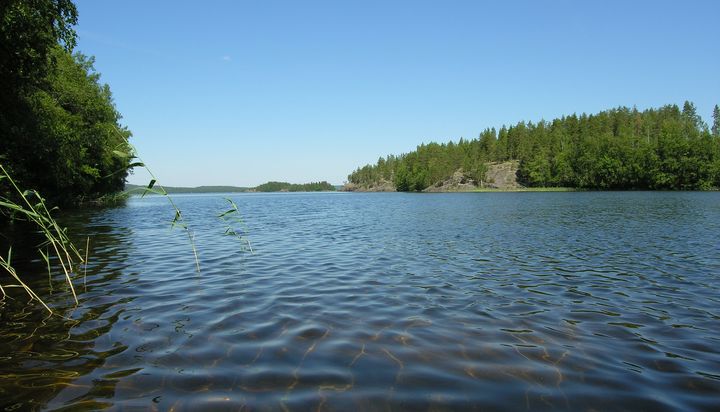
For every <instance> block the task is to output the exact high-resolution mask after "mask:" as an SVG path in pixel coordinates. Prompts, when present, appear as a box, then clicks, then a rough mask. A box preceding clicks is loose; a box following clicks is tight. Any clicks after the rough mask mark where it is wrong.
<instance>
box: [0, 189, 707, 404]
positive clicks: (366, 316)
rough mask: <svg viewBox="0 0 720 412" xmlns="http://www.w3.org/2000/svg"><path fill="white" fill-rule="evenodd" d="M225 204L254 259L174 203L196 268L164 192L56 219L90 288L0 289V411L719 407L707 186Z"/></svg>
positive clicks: (41, 279)
mask: <svg viewBox="0 0 720 412" xmlns="http://www.w3.org/2000/svg"><path fill="white" fill-rule="evenodd" d="M227 196H228V197H230V198H232V199H233V200H234V201H235V203H236V204H237V205H238V207H239V209H240V211H241V212H242V216H243V218H244V220H245V225H246V226H245V229H246V230H247V231H248V233H249V235H248V239H249V240H250V242H251V245H252V248H253V251H254V253H253V254H251V253H249V252H247V251H243V243H242V242H241V241H240V240H239V239H238V238H236V237H232V236H223V232H224V230H225V229H226V224H225V223H223V222H222V221H221V220H219V219H218V218H217V215H218V214H219V213H221V212H222V211H224V210H226V209H227V203H226V201H225V200H224V199H223V196H222V195H202V196H199V195H178V196H174V200H175V201H176V203H177V204H178V206H179V207H180V209H181V210H182V211H183V213H184V215H185V216H186V219H187V221H188V223H189V225H190V227H191V228H192V230H193V231H194V234H195V239H196V244H197V249H198V252H199V256H200V265H201V273H200V274H198V273H196V271H195V263H194V259H193V253H192V249H191V247H190V245H189V243H188V239H187V236H186V235H185V233H184V232H183V231H182V230H181V229H178V228H176V229H173V230H170V221H171V220H172V217H173V211H172V209H171V208H170V207H169V206H168V204H167V200H166V199H163V198H158V197H146V198H144V199H139V198H135V199H132V200H131V201H129V203H128V204H127V205H126V206H124V207H119V208H114V209H109V210H102V211H85V212H82V213H77V214H74V215H72V216H66V217H65V221H66V223H67V224H68V225H69V227H70V230H71V231H72V233H74V234H75V236H76V237H77V238H78V239H83V240H82V241H81V242H78V243H84V236H86V235H89V236H91V258H90V265H89V267H88V273H87V286H86V290H83V289H84V288H83V278H82V276H79V277H78V278H77V279H76V285H77V286H78V287H79V289H80V290H81V291H82V292H81V293H80V295H79V298H80V300H81V303H80V305H79V306H78V307H77V308H74V306H73V305H71V304H70V303H71V302H70V300H69V298H68V296H69V295H68V293H67V291H66V290H63V287H62V284H61V283H60V281H59V279H58V280H57V281H56V282H54V283H53V290H52V295H51V298H50V299H49V301H50V302H51V304H52V305H53V306H54V307H55V308H56V309H57V310H58V312H60V313H61V314H62V315H64V316H65V317H66V318H67V319H62V318H60V317H58V316H55V317H51V318H46V316H45V313H43V312H42V311H41V310H40V309H39V308H38V307H37V306H36V305H32V304H31V305H28V301H27V299H26V298H24V297H23V296H22V295H20V294H18V293H15V299H14V300H11V299H5V300H4V301H2V302H0V306H2V307H0V321H1V323H0V374H1V376H2V380H1V381H0V408H5V410H14V409H17V410H27V409H63V408H67V409H68V410H80V409H83V408H85V409H91V410H92V409H98V408H102V407H112V408H115V409H119V410H134V409H140V410H147V409H150V410H152V409H158V410H168V409H171V408H174V410H199V409H207V410H238V409H242V408H245V409H252V410H283V409H290V410H310V409H312V410H358V409H360V410H457V409H464V410H476V409H477V410H480V409H482V410H494V409H502V410H526V409H532V410H588V409H596V410H653V411H658V410H711V409H714V408H717V407H718V405H720V293H718V292H719V289H720V283H719V281H720V253H719V252H720V242H718V233H720V193H642V192H623V193H612V192H593V193H475V194H433V195H422V194H396V193H391V194H381V193H369V194H354V193H325V194H294V193H291V194H239V195H238V194H233V195H227ZM20 259H21V260H22V257H21V258H20ZM25 263H26V264H25V265H23V262H22V261H19V264H20V267H22V268H25V269H26V270H31V268H34V267H38V268H39V269H38V270H42V268H41V265H39V264H38V265H33V264H32V262H30V263H27V262H25ZM36 263H37V262H36ZM38 273H39V275H38V279H37V282H36V284H35V286H36V287H37V288H39V289H42V290H44V293H50V292H51V291H50V290H49V289H48V282H47V275H46V274H44V273H42V272H41V271H40V272H38Z"/></svg>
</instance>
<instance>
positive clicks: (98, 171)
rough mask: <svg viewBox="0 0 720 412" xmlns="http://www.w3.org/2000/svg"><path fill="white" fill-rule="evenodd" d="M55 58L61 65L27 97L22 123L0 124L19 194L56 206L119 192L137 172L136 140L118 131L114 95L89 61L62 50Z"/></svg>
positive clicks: (0, 151) (1, 152)
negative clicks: (132, 143)
mask: <svg viewBox="0 0 720 412" xmlns="http://www.w3.org/2000/svg"><path fill="white" fill-rule="evenodd" d="M50 55H51V56H52V58H53V60H54V61H55V65H54V67H53V68H52V69H50V70H49V71H48V73H47V75H46V76H45V78H44V82H43V83H42V85H41V86H40V87H33V88H29V89H27V90H25V91H24V92H23V94H22V96H21V98H22V99H21V100H22V108H23V113H22V116H19V115H18V116H15V117H14V118H12V119H9V118H3V119H0V121H4V124H2V126H3V129H2V132H3V134H4V136H3V139H2V143H0V156H2V160H1V161H2V163H3V164H4V165H5V166H6V167H7V168H8V169H9V171H10V173H11V174H12V175H13V176H15V177H16V178H17V180H18V183H19V184H20V186H21V187H25V188H31V189H34V190H37V191H38V192H40V193H43V194H44V195H45V196H46V197H47V198H48V200H49V201H50V202H51V203H52V204H70V203H79V202H82V201H85V200H92V199H95V198H99V197H101V196H103V195H107V194H111V193H115V192H119V191H121V190H122V189H123V186H124V184H125V177H126V176H127V172H128V168H129V167H130V165H131V163H130V161H131V158H132V155H131V153H132V152H131V150H130V149H129V146H128V144H127V139H128V138H129V137H130V135H131V134H130V132H129V131H128V130H127V129H125V128H124V127H122V126H121V125H120V123H119V120H120V118H121V116H120V114H119V113H118V111H117V110H116V109H115V106H114V104H113V100H112V95H111V93H110V89H109V88H108V86H107V85H104V84H101V83H100V75H99V74H98V73H97V72H95V71H94V69H93V60H92V59H91V58H87V57H86V56H83V55H82V54H79V53H77V54H75V55H70V54H69V53H68V52H66V51H65V50H63V49H62V48H60V47H55V48H53V49H52V50H51V51H50ZM16 114H18V113H16ZM9 123H10V124H9ZM3 189H4V191H6V190H7V188H3Z"/></svg>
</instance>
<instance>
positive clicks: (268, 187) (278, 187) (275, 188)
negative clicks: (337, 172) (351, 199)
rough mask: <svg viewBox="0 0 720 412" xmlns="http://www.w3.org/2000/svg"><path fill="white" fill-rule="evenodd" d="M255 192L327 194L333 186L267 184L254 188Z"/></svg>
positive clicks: (320, 183)
mask: <svg viewBox="0 0 720 412" xmlns="http://www.w3.org/2000/svg"><path fill="white" fill-rule="evenodd" d="M254 190H255V191H256V192H327V191H334V190H335V186H333V185H331V184H330V183H328V182H325V181H322V182H313V183H304V184H293V183H287V182H267V183H263V184H261V185H260V186H257V187H255V188H254Z"/></svg>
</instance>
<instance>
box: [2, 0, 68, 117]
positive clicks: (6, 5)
mask: <svg viewBox="0 0 720 412" xmlns="http://www.w3.org/2000/svg"><path fill="white" fill-rule="evenodd" d="M76 23H77V9H76V7H75V5H74V4H73V3H72V1H70V0H32V1H28V0H3V1H2V2H0V44H1V45H2V46H1V47H0V82H2V86H3V94H4V96H3V102H2V103H3V108H10V107H11V106H10V105H9V104H8V103H12V100H14V99H16V98H17V97H18V95H19V91H20V90H22V89H25V88H27V87H30V86H34V85H37V84H39V83H40V82H42V80H43V79H44V77H45V75H46V74H47V70H48V69H50V68H51V67H52V50H54V49H55V48H56V47H57V45H58V44H62V45H63V46H64V47H65V49H66V50H68V51H69V50H72V48H73V47H74V46H75V31H74V30H73V28H72V26H73V25H74V24H76Z"/></svg>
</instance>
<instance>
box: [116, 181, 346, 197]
mask: <svg viewBox="0 0 720 412" xmlns="http://www.w3.org/2000/svg"><path fill="white" fill-rule="evenodd" d="M145 187H146V186H141V185H133V184H130V183H127V184H125V191H126V192H138V193H142V191H143V190H145ZM163 189H165V191H166V192H167V193H169V194H175V193H246V192H334V191H335V190H337V187H336V186H333V185H331V184H330V183H328V182H326V181H322V182H311V183H303V184H297V183H288V182H267V183H263V184H261V185H259V186H255V187H239V186H197V187H173V186H163Z"/></svg>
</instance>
